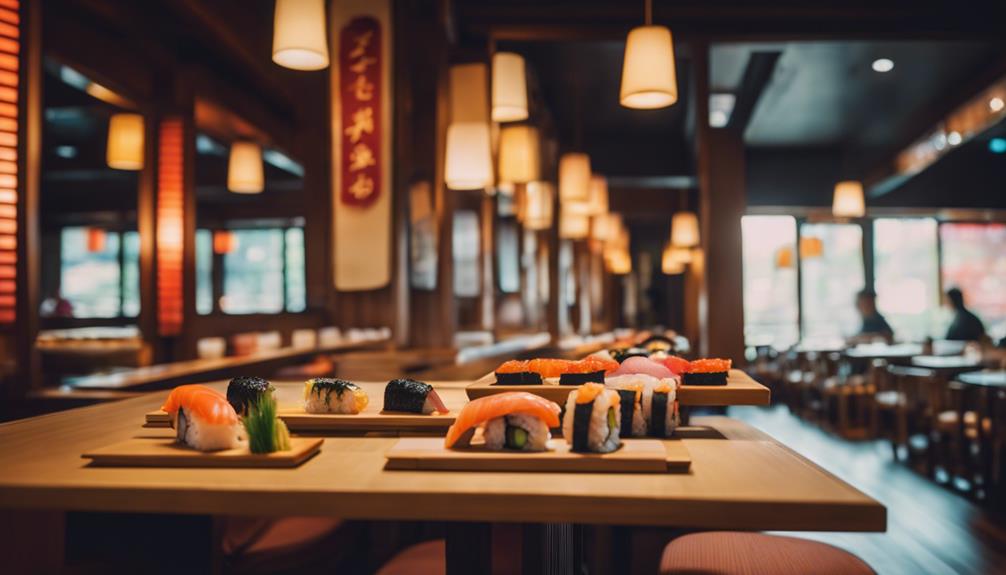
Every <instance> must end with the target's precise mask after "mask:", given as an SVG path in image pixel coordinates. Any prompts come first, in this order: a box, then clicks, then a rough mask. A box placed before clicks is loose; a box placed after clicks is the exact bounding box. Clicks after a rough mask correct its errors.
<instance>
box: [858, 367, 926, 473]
mask: <svg viewBox="0 0 1006 575" xmlns="http://www.w3.org/2000/svg"><path fill="white" fill-rule="evenodd" d="M873 374H874V377H873V379H872V382H873V386H874V388H873V394H872V397H871V399H872V401H871V403H870V408H869V409H870V416H869V418H870V431H871V436H872V437H877V438H886V439H888V440H889V441H890V442H891V451H892V453H893V455H894V459H895V460H900V459H901V457H900V451H901V449H902V448H904V449H905V452H906V459H909V460H911V459H912V456H913V453H914V452H913V451H912V448H911V446H910V445H909V441H910V439H911V438H912V437H913V436H922V437H928V436H929V420H930V418H931V415H930V414H929V413H928V406H929V402H930V397H931V396H932V395H933V393H934V390H933V389H931V388H932V387H933V386H935V385H937V382H936V381H935V374H934V372H933V371H932V370H930V369H923V368H916V367H905V366H900V365H885V366H884V367H883V369H876V370H874V372H873Z"/></svg>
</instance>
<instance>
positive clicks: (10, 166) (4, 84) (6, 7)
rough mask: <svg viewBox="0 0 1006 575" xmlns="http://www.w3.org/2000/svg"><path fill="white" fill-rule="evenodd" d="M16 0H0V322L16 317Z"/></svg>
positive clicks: (17, 20)
mask: <svg viewBox="0 0 1006 575" xmlns="http://www.w3.org/2000/svg"><path fill="white" fill-rule="evenodd" d="M19 8H20V2H18V0H0V324H8V323H14V320H15V319H16V317H17V310H16V307H15V304H16V303H17V296H16V295H15V290H16V288H17V216H18V202H17V200H18V194H17V182H18V169H17V127H18V107H17V101H18V73H17V72H18V60H19V58H20V55H21V41H20V39H19V36H20V27H21V21H20V18H19V17H18V9H19Z"/></svg>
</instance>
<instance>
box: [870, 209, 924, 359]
mask: <svg viewBox="0 0 1006 575" xmlns="http://www.w3.org/2000/svg"><path fill="white" fill-rule="evenodd" d="M936 242H937V238H936V220H934V219H932V218H914V219H910V218H900V219H898V218H879V219H877V220H874V222H873V269H874V289H875V290H876V292H877V309H878V310H879V311H880V313H881V314H883V315H884V317H885V318H886V319H887V321H888V323H890V324H891V327H892V328H893V329H894V334H895V336H896V337H897V338H898V339H899V340H905V341H921V340H922V339H924V338H926V337H927V336H931V335H935V334H936V323H937V316H938V311H939V302H940V294H939V292H940V287H939V269H938V267H939V263H938V262H939V259H938V258H939V255H938V249H937V246H936Z"/></svg>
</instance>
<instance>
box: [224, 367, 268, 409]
mask: <svg viewBox="0 0 1006 575" xmlns="http://www.w3.org/2000/svg"><path fill="white" fill-rule="evenodd" d="M274 390H275V388H274V387H273V386H272V384H271V383H269V381H268V380H266V379H264V378H261V377H250V376H241V377H235V378H234V379H232V380H231V382H230V383H228V384H227V401H228V402H229V403H230V404H231V407H233V408H234V411H236V412H237V414H238V415H245V414H247V413H248V407H249V406H250V405H254V404H256V403H258V402H259V401H260V400H261V399H262V398H263V397H265V396H271V395H272V392H273V391H274Z"/></svg>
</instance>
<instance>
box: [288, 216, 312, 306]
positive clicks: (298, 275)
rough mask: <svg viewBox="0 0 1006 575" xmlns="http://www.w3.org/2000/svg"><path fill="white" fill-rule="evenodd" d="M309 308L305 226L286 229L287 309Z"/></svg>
mask: <svg viewBox="0 0 1006 575" xmlns="http://www.w3.org/2000/svg"><path fill="white" fill-rule="evenodd" d="M306 308H307V281H306V280H305V271H304V228H290V229H288V230H287V231H286V311H288V312H291V313H298V312H302V311H304V310H305V309H306Z"/></svg>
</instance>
